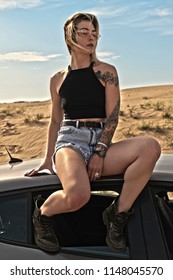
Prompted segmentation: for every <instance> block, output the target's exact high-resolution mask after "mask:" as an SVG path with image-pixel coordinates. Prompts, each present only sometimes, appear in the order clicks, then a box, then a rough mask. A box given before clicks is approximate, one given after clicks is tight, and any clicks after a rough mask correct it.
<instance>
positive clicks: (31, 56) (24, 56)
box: [0, 51, 62, 62]
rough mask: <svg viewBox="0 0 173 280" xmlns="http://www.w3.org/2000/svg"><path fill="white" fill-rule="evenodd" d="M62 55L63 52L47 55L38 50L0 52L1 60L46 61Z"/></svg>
mask: <svg viewBox="0 0 173 280" xmlns="http://www.w3.org/2000/svg"><path fill="white" fill-rule="evenodd" d="M59 56H62V54H49V55H45V54H42V53H38V52H29V51H25V52H10V53H5V54H0V61H19V62H45V61H48V60H51V59H54V58H57V57H59Z"/></svg>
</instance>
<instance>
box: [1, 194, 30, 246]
mask: <svg viewBox="0 0 173 280" xmlns="http://www.w3.org/2000/svg"><path fill="white" fill-rule="evenodd" d="M2 239H3V240H4V239H5V240H9V241H20V242H26V241H27V197H26V195H25V194H22V195H11V196H6V197H0V240H2Z"/></svg>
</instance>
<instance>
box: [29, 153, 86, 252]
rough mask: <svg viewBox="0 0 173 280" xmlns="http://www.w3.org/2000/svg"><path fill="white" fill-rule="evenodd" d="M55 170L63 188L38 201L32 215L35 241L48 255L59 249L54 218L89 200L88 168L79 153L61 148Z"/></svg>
mask: <svg viewBox="0 0 173 280" xmlns="http://www.w3.org/2000/svg"><path fill="white" fill-rule="evenodd" d="M56 170H57V174H58V176H59V178H60V181H61V183H62V186H63V189H62V190H59V191H56V192H54V193H52V194H51V195H50V196H49V197H48V198H47V199H46V201H45V202H43V200H42V199H38V200H37V201H36V203H35V204H36V206H35V210H34V213H33V224H34V237H35V242H36V244H37V245H38V247H40V248H41V249H42V250H45V251H49V252H56V251H59V249H60V245H59V242H58V240H57V237H56V235H55V233H54V230H53V227H52V223H51V216H53V215H55V214H59V213H65V212H70V211H75V210H77V209H79V208H81V207H82V206H83V205H84V204H86V203H87V202H88V200H89V198H90V182H89V178H88V174H87V170H86V165H85V162H84V159H83V158H82V156H81V155H80V154H79V153H77V152H76V151H74V150H72V149H70V148H62V149H60V150H59V151H58V152H57V154H56Z"/></svg>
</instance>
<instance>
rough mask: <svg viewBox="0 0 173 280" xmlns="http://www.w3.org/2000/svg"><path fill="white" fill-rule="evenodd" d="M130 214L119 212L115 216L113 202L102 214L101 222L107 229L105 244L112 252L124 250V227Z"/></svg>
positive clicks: (114, 204)
mask: <svg viewBox="0 0 173 280" xmlns="http://www.w3.org/2000/svg"><path fill="white" fill-rule="evenodd" d="M132 213H133V210H132V211H131V212H121V213H117V214H116V203H115V200H114V201H113V202H112V204H111V205H110V206H109V207H108V208H106V209H105V210H104V212H103V221H104V224H105V225H106V227H107V236H106V243H107V245H108V247H110V248H111V249H114V250H119V251H124V250H125V249H126V237H125V227H126V223H127V219H128V217H129V215H131V214H132Z"/></svg>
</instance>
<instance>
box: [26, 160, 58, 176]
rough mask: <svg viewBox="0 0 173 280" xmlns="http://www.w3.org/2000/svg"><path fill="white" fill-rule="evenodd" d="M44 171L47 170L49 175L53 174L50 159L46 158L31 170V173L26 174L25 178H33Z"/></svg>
mask: <svg viewBox="0 0 173 280" xmlns="http://www.w3.org/2000/svg"><path fill="white" fill-rule="evenodd" d="M44 169H48V170H49V171H50V173H51V174H55V172H54V170H53V166H52V158H46V159H45V160H44V162H43V163H42V164H41V165H40V166H39V167H38V168H35V169H32V170H31V171H29V172H27V173H26V174H25V176H28V177H31V176H34V175H36V174H37V173H39V171H42V170H44Z"/></svg>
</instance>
